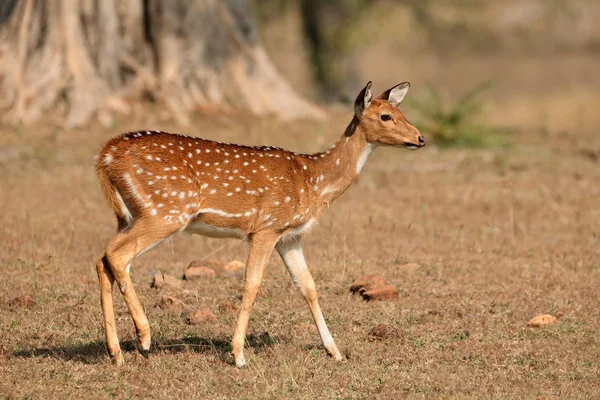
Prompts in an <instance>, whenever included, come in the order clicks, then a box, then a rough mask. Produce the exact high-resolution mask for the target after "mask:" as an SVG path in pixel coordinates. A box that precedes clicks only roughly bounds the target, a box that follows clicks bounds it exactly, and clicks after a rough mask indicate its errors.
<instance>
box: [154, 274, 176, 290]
mask: <svg viewBox="0 0 600 400" xmlns="http://www.w3.org/2000/svg"><path fill="white" fill-rule="evenodd" d="M181 283H182V282H181V281H180V280H179V279H177V278H175V277H174V276H172V275H166V274H154V277H153V278H152V287H153V288H157V289H162V288H173V289H177V288H180V287H181Z"/></svg>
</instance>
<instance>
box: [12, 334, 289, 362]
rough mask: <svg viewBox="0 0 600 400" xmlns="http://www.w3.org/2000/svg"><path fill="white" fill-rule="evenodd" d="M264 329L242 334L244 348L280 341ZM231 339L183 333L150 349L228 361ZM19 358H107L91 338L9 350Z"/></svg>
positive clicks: (128, 345)
mask: <svg viewBox="0 0 600 400" xmlns="http://www.w3.org/2000/svg"><path fill="white" fill-rule="evenodd" d="M280 341H281V339H280V338H275V337H274V336H272V335H271V334H269V333H268V332H264V333H262V334H249V335H248V336H247V337H246V347H247V348H251V349H252V350H253V351H254V352H255V353H259V352H261V351H264V350H266V349H268V348H270V347H273V346H274V345H275V344H276V343H278V342H280ZM230 342H231V338H227V339H219V338H212V339H206V338H201V337H197V336H187V337H183V338H181V339H172V340H160V339H159V340H155V341H154V342H153V344H152V348H151V350H150V354H151V355H160V354H163V353H164V354H176V353H185V352H196V353H202V354H210V355H213V356H217V357H218V358H219V359H220V360H221V361H223V362H225V363H229V364H232V363H233V357H232V356H231V343H230ZM121 350H122V351H123V352H124V353H132V352H137V348H136V344H135V343H134V342H133V341H131V340H126V341H123V342H121ZM13 356H15V357H20V358H35V357H48V358H54V359H59V360H64V361H76V362H80V363H83V364H96V363H99V362H104V361H105V360H107V359H108V353H107V351H106V347H105V345H104V341H95V342H91V343H85V344H76V345H69V346H55V347H36V348H31V349H21V350H17V351H15V352H14V353H13Z"/></svg>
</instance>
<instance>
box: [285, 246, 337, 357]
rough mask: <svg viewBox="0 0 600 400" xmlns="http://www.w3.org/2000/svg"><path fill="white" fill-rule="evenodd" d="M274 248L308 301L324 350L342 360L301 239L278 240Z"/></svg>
mask: <svg viewBox="0 0 600 400" xmlns="http://www.w3.org/2000/svg"><path fill="white" fill-rule="evenodd" d="M276 248H277V252H278V253H279V255H280V256H281V258H282V259H283V262H284V264H285V266H286V267H287V270H288V271H289V273H290V276H291V278H292V281H293V282H294V284H295V285H296V287H297V288H298V289H299V290H300V293H302V296H303V297H304V300H306V303H308V307H309V308H310V312H311V313H312V316H313V319H314V320H315V324H317V329H318V331H319V336H320V337H321V342H322V343H323V346H324V347H325V350H327V352H328V353H329V355H331V356H332V357H333V358H334V359H335V360H336V361H342V360H343V357H342V354H341V353H340V351H339V350H338V348H337V346H336V345H335V342H334V341H333V337H332V336H331V333H330V332H329V328H327V324H326V323H325V318H323V313H322V312H321V307H320V306H319V300H318V295H317V289H316V287H315V281H314V279H313V277H312V275H311V273H310V270H309V269H308V265H306V260H305V259H304V254H303V253H302V242H301V240H300V239H296V240H293V241H291V242H279V243H278V244H277V246H276Z"/></svg>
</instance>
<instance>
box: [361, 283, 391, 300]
mask: <svg viewBox="0 0 600 400" xmlns="http://www.w3.org/2000/svg"><path fill="white" fill-rule="evenodd" d="M361 295H362V297H363V299H364V300H366V301H390V300H396V299H397V298H398V289H396V288H395V287H394V286H392V285H386V284H381V285H374V286H371V287H370V288H369V290H367V291H364V292H362V293H361Z"/></svg>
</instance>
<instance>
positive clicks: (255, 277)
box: [95, 82, 425, 368]
mask: <svg viewBox="0 0 600 400" xmlns="http://www.w3.org/2000/svg"><path fill="white" fill-rule="evenodd" d="M371 87H372V83H371V82H368V83H367V85H366V86H365V87H364V88H363V89H362V90H361V91H360V93H359V94H358V97H357V98H356V101H355V103H354V116H353V117H352V120H351V122H350V124H349V125H348V127H347V128H346V130H345V132H344V133H343V135H342V136H341V137H340V138H339V140H337V141H336V142H335V143H334V144H333V145H332V146H331V147H329V148H328V149H327V150H325V151H323V152H320V153H316V154H298V153H295V152H292V151H287V150H284V149H281V148H276V147H271V146H243V145H237V144H229V143H219V142H215V141H210V140H204V139H201V138H198V137H192V136H186V135H181V134H173V133H167V132H161V131H137V132H128V133H125V134H122V135H121V136H118V137H116V138H114V139H112V140H110V141H108V143H106V144H105V145H104V147H103V148H102V150H101V151H100V153H99V154H98V156H97V157H96V163H95V168H96V173H97V176H98V180H99V181H100V186H101V188H102V191H103V192H104V195H105V197H106V198H107V200H108V202H109V203H110V205H111V207H112V209H113V211H114V213H115V214H116V217H117V233H116V235H115V236H114V238H113V239H112V240H111V241H110V242H109V244H108V245H107V246H106V249H105V252H104V255H103V256H102V257H101V258H100V259H99V260H98V262H97V263H96V270H97V273H98V280H99V285H100V302H101V306H102V312H103V322H104V331H105V334H106V348H107V351H108V354H109V355H110V358H111V359H112V361H113V363H114V364H115V365H117V366H120V365H122V364H123V363H124V357H123V353H122V351H121V348H120V344H119V338H118V335H117V330H116V323H115V314H114V309H113V298H112V293H113V286H114V283H115V282H116V283H117V285H118V288H119V289H120V291H121V294H122V296H123V298H124V301H125V303H126V305H127V307H128V311H129V313H130V314H131V317H132V319H133V324H134V325H135V330H136V334H137V348H138V350H139V351H140V353H141V354H142V355H143V356H144V357H146V358H147V357H148V356H149V351H150V345H151V337H150V326H149V323H148V319H147V317H146V315H145V313H144V308H143V306H142V303H141V302H140V300H139V298H138V296H137V295H136V292H135V289H134V287H133V284H132V280H131V276H130V268H131V264H132V262H133V261H134V260H135V259H136V258H137V257H139V256H140V255H142V254H144V253H145V252H147V251H149V250H151V249H152V248H153V247H155V246H156V245H158V244H159V243H160V242H162V241H163V240H165V239H166V238H168V237H170V236H171V235H173V234H175V233H177V232H181V231H184V232H187V233H191V234H199V235H203V236H208V237H215V238H237V239H245V240H247V241H248V242H249V247H250V249H249V252H248V258H247V263H246V270H245V277H244V292H243V297H242V303H241V307H240V308H239V314H238V317H237V324H236V328H235V331H234V334H233V338H232V342H231V348H232V352H233V357H234V360H235V365H236V366H237V367H240V368H243V367H245V366H246V359H245V357H244V345H245V341H246V331H247V328H248V321H249V318H250V312H251V308H252V305H253V303H254V300H255V297H256V295H257V292H258V290H259V288H260V285H261V281H262V279H263V274H264V272H265V269H266V266H267V262H268V260H269V258H270V256H271V253H272V252H273V250H274V249H275V250H276V251H277V252H278V253H279V255H280V257H281V259H282V260H283V263H284V264H285V267H286V268H287V270H288V272H289V274H290V276H291V279H292V281H293V283H294V285H295V286H296V287H297V288H298V289H299V291H300V293H301V295H302V296H303V297H304V300H305V301H306V303H307V304H308V307H309V309H310V312H311V313H312V317H313V319H314V322H315V324H316V326H317V331H318V334H319V336H320V339H321V342H322V344H323V347H324V348H325V350H326V351H327V353H328V354H329V355H330V356H331V357H332V358H334V359H335V360H336V361H342V360H343V359H344V357H343V356H342V353H340V351H339V350H338V348H337V346H336V344H335V342H334V340H333V337H332V335H331V333H330V331H329V329H328V327H327V324H326V323H325V319H324V317H323V313H322V311H321V308H320V306H319V301H318V295H317V290H316V286H315V282H314V280H313V277H312V275H311V273H310V270H309V267H308V265H307V262H306V260H305V258H304V255H303V252H302V238H303V236H304V235H305V234H306V233H308V232H309V231H310V229H311V228H312V227H313V226H314V225H315V222H316V221H317V219H318V217H319V216H320V214H321V213H322V212H323V210H324V209H325V208H327V207H328V206H329V205H330V204H331V203H332V202H333V201H334V200H336V199H337V198H338V197H339V196H340V195H342V193H344V192H345V191H346V190H347V189H348V188H349V187H350V186H351V185H352V183H353V182H354V180H355V179H356V177H357V176H358V174H359V173H360V172H361V170H362V168H363V166H364V164H365V162H366V161H367V158H368V157H369V155H370V154H371V153H372V152H373V151H374V150H375V149H376V148H378V147H380V146H392V147H407V148H412V149H417V148H421V147H423V146H425V138H424V136H423V135H422V134H421V133H420V132H419V130H418V129H417V128H416V127H415V126H414V125H412V124H411V123H410V122H408V120H407V119H406V118H405V116H404V114H403V113H402V112H401V111H400V110H399V108H398V106H399V105H400V103H401V102H402V100H403V99H404V97H405V95H406V93H407V92H408V89H409V87H410V84H409V83H408V82H403V83H401V84H399V85H396V86H394V87H392V88H391V89H389V90H386V91H385V92H383V93H382V94H380V95H379V96H377V97H375V98H373V93H372V90H371Z"/></svg>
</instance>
